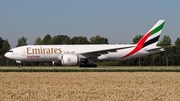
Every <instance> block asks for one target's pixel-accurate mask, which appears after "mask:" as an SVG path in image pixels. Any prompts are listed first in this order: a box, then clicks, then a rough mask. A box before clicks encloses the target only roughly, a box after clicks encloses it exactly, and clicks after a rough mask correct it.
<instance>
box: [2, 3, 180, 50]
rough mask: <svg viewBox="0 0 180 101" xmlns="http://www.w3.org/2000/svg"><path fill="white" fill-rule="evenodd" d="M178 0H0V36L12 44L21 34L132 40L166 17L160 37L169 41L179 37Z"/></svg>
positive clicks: (30, 42) (129, 41) (28, 40)
mask: <svg viewBox="0 0 180 101" xmlns="http://www.w3.org/2000/svg"><path fill="white" fill-rule="evenodd" d="M179 4H180V1H179V0H171V1H170V0H169V1H168V0H166V1H165V0H146V1H145V0H1V1H0V37H2V38H3V39H8V41H9V42H10V44H11V47H15V45H16V44H17V40H18V38H20V37H22V36H24V37H26V38H27V43H28V44H33V43H34V41H35V39H36V38H37V37H41V38H44V36H45V35H46V34H50V35H51V36H55V35H69V36H70V37H74V36H86V37H87V38H90V37H92V36H95V35H101V36H103V37H106V38H108V40H109V43H132V39H133V38H134V37H135V36H136V35H140V34H141V35H143V34H145V33H146V32H147V31H148V30H149V29H150V28H151V27H152V26H153V25H154V24H155V23H156V22H157V21H158V20H159V19H164V20H166V23H165V26H164V29H163V32H162V35H161V39H162V37H163V36H164V35H168V36H170V38H171V39H172V44H174V41H175V40H176V39H177V38H178V37H180V29H179V27H180V20H179V19H180V11H179V10H180V6H179Z"/></svg>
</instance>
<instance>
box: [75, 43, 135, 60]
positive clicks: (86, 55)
mask: <svg viewBox="0 0 180 101" xmlns="http://www.w3.org/2000/svg"><path fill="white" fill-rule="evenodd" d="M132 47H135V46H127V47H120V48H113V49H112V48H111V49H105V50H97V51H91V52H86V53H81V54H78V56H79V57H82V58H97V57H98V56H100V55H102V54H108V52H117V50H121V49H127V48H132Z"/></svg>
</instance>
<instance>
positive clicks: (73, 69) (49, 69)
mask: <svg viewBox="0 0 180 101" xmlns="http://www.w3.org/2000/svg"><path fill="white" fill-rule="evenodd" d="M0 72H180V66H98V67H97V68H80V67H78V66H24V67H22V68H19V67H16V66H12V67H9V66H3V67H0Z"/></svg>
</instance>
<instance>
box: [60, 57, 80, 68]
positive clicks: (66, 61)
mask: <svg viewBox="0 0 180 101" xmlns="http://www.w3.org/2000/svg"><path fill="white" fill-rule="evenodd" d="M58 59H59V60H61V63H62V65H67V66H74V65H77V64H78V62H79V59H78V56H77V55H75V54H64V55H62V56H59V57H58Z"/></svg>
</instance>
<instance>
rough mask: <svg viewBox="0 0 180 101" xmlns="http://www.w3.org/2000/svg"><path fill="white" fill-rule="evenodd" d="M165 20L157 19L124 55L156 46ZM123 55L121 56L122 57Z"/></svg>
mask: <svg viewBox="0 0 180 101" xmlns="http://www.w3.org/2000/svg"><path fill="white" fill-rule="evenodd" d="M164 23H165V20H159V21H158V22H157V23H156V24H155V25H154V26H153V27H152V28H151V29H150V30H149V31H148V32H147V33H146V34H145V35H144V36H143V37H142V38H141V40H140V41H139V42H138V43H137V45H136V47H135V48H134V49H133V50H132V51H131V52H130V53H128V54H127V55H125V56H124V57H127V56H130V55H132V54H134V53H136V52H138V51H139V50H141V49H143V48H145V47H146V48H147V49H153V48H155V47H156V45H157V42H158V39H159V37H160V34H161V32H162V29H163V26H164ZM124 57H123V58H124Z"/></svg>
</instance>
